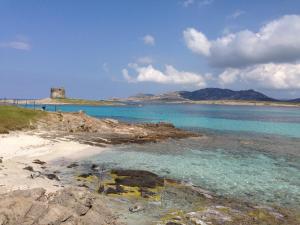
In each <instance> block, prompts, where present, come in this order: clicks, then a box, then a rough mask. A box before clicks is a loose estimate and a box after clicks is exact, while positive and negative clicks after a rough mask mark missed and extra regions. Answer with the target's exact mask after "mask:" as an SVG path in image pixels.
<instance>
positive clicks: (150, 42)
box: [143, 34, 155, 46]
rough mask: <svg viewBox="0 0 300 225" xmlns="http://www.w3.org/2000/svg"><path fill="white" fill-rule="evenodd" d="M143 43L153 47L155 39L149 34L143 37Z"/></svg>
mask: <svg viewBox="0 0 300 225" xmlns="http://www.w3.org/2000/svg"><path fill="white" fill-rule="evenodd" d="M143 41H144V43H145V44H146V45H152V46H153V45H155V38H154V37H153V36H152V35H150V34H147V35H145V36H144V37H143Z"/></svg>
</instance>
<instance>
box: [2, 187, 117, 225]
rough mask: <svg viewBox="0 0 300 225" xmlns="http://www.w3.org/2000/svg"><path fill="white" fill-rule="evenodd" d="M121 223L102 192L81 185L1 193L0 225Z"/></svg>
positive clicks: (104, 224) (106, 224)
mask: <svg viewBox="0 0 300 225" xmlns="http://www.w3.org/2000/svg"><path fill="white" fill-rule="evenodd" d="M95 224H97V225H118V224H121V223H119V222H118V221H117V218H116V216H114V215H112V213H111V212H110V210H109V209H108V208H107V207H106V206H105V204H104V202H103V201H102V200H101V198H100V196H96V195H93V194H91V193H90V192H88V191H86V190H82V189H77V188H76V189H75V188H69V189H62V190H60V191H57V192H55V193H53V194H48V195H47V194H46V193H45V190H44V189H41V188H38V189H31V190H22V191H21V190H20V191H13V192H10V193H8V194H5V195H0V225H95Z"/></svg>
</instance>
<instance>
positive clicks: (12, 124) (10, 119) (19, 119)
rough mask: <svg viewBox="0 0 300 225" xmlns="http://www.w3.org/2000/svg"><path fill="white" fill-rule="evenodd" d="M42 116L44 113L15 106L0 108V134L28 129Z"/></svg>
mask: <svg viewBox="0 0 300 225" xmlns="http://www.w3.org/2000/svg"><path fill="white" fill-rule="evenodd" d="M44 115H46V112H43V111H34V110H31V109H24V108H19V107H16V106H0V133H9V131H14V130H21V129H25V128H30V127H31V125H32V123H33V122H34V121H35V120H36V119H38V118H40V117H42V116H44Z"/></svg>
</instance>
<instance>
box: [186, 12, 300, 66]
mask: <svg viewBox="0 0 300 225" xmlns="http://www.w3.org/2000/svg"><path fill="white" fill-rule="evenodd" d="M183 35H184V40H185V42H186V45H187V47H188V48H189V49H190V50H192V51H193V52H195V53H198V54H200V55H203V56H204V57H206V58H207V59H208V61H209V63H210V64H212V65H214V66H218V67H242V66H249V65H254V64H263V63H271V62H273V63H286V62H290V63H291V62H295V61H296V60H299V59H300V38H299V37H300V16H299V15H286V16H283V17H281V18H279V19H277V20H274V21H271V22H269V23H267V24H266V25H264V26H263V27H261V28H260V30H259V31H258V32H256V33H255V32H252V31H250V30H242V31H240V32H237V33H230V34H228V35H225V36H222V37H220V38H217V39H216V40H211V41H210V40H208V39H207V38H206V36H205V35H204V34H203V33H202V32H200V31H197V30H196V29H194V28H187V29H186V30H185V31H184V32H183Z"/></svg>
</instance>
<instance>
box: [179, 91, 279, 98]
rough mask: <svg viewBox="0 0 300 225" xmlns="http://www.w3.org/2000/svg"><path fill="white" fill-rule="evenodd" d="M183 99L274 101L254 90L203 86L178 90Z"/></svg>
mask: <svg viewBox="0 0 300 225" xmlns="http://www.w3.org/2000/svg"><path fill="white" fill-rule="evenodd" d="M179 94H180V96H181V97H182V98H184V99H188V100H193V101H201V100H246V101H276V99H273V98H270V97H268V96H266V95H264V94H262V93H260V92H257V91H254V90H241V91H233V90H230V89H221V88H205V89H200V90H196V91H191V92H189V91H182V92H179Z"/></svg>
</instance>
